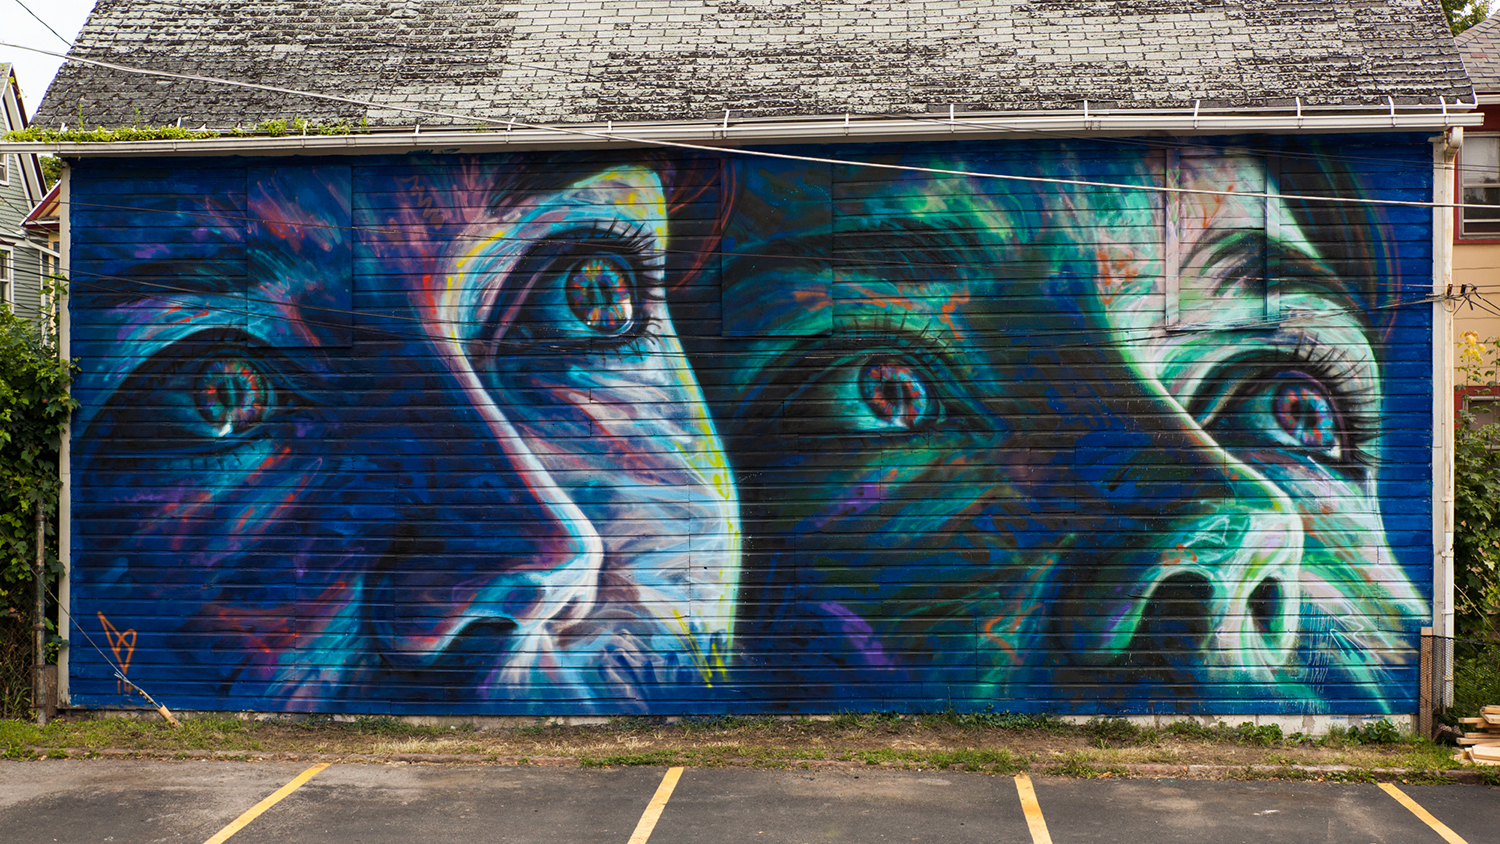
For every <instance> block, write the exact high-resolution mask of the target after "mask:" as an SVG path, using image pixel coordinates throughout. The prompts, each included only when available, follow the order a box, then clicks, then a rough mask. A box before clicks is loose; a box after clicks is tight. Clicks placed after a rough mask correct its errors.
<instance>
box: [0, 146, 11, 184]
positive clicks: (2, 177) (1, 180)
mask: <svg viewBox="0 0 1500 844" xmlns="http://www.w3.org/2000/svg"><path fill="white" fill-rule="evenodd" d="M8 184H10V153H8V152H0V185H8Z"/></svg>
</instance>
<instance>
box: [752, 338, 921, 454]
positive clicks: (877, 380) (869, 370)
mask: <svg viewBox="0 0 1500 844" xmlns="http://www.w3.org/2000/svg"><path fill="white" fill-rule="evenodd" d="M809 362H810V361H809ZM942 412H943V403H942V401H941V400H940V399H939V397H938V390H937V385H936V383H935V382H934V380H933V378H932V376H931V374H930V373H929V372H928V370H927V369H926V368H925V367H922V366H920V365H919V364H917V363H916V362H915V361H913V360H912V359H911V358H909V357H907V356H905V355H901V354H873V355H872V354H859V355H850V356H848V357H843V358H841V359H836V360H834V361H833V362H832V363H831V364H829V365H826V366H824V367H823V368H822V370H821V371H820V372H819V373H818V375H817V376H816V377H814V378H813V379H812V380H811V381H809V382H807V383H805V384H803V385H801V386H800V387H799V388H798V389H796V390H794V391H793V392H792V393H791V395H789V396H788V397H787V398H786V399H785V400H784V401H782V402H780V406H779V407H778V408H777V411H776V416H777V418H778V422H777V427H778V429H779V430H780V431H782V432H783V433H788V434H800V435H805V436H882V435H884V436H899V435H902V434H911V433H916V432H919V431H923V430H926V429H927V428H929V427H931V426H932V425H933V424H934V423H936V422H937V421H938V419H939V418H940V417H941V416H942Z"/></svg>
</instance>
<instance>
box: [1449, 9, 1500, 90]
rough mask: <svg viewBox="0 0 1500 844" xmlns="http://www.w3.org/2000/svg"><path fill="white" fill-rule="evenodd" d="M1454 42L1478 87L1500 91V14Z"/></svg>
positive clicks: (1471, 28) (1468, 31)
mask: <svg viewBox="0 0 1500 844" xmlns="http://www.w3.org/2000/svg"><path fill="white" fill-rule="evenodd" d="M1454 41H1456V42H1458V52H1459V54H1460V55H1462V56H1463V60H1464V68H1465V69H1466V70H1468V72H1469V79H1470V80H1471V81H1473V83H1474V90H1475V91H1479V92H1481V93H1485V94H1494V93H1500V15H1496V16H1493V17H1490V18H1487V19H1485V20H1484V21H1481V22H1480V23H1479V24H1477V25H1475V26H1472V27H1470V28H1468V29H1466V30H1464V31H1463V32H1462V33H1461V34H1460V35H1459V36H1458V37H1457V38H1455V39H1454Z"/></svg>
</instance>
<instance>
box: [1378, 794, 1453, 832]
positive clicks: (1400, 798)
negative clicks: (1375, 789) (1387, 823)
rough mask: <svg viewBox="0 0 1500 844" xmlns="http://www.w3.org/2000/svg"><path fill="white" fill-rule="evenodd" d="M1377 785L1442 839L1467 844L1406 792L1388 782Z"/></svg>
mask: <svg viewBox="0 0 1500 844" xmlns="http://www.w3.org/2000/svg"><path fill="white" fill-rule="evenodd" d="M1379 785H1380V789H1381V790H1382V791H1384V792H1385V793H1386V794H1389V795H1390V796H1392V797H1394V798H1396V802H1397V803H1400V804H1401V805H1403V806H1405V807H1406V808H1407V810H1408V811H1410V812H1411V813H1412V814H1413V815H1416V816H1417V820H1420V821H1421V822H1422V823H1425V824H1427V825H1428V826H1430V827H1432V830H1433V832H1436V833H1437V834H1438V835H1441V836H1443V840H1444V841H1447V842H1448V844H1469V842H1467V841H1465V840H1464V839H1463V836H1461V835H1459V834H1458V833H1456V832H1454V831H1453V830H1451V829H1449V828H1448V825H1447V824H1445V823H1443V822H1442V821H1440V820H1438V819H1437V818H1434V817H1433V816H1432V813H1431V812H1428V811H1427V810H1426V809H1424V808H1422V804H1420V803H1418V802H1417V801H1415V800H1413V799H1411V798H1410V797H1407V796H1406V794H1405V793H1403V792H1402V791H1401V789H1399V788H1397V787H1395V786H1394V785H1391V784H1390V783H1388V782H1383V783H1379Z"/></svg>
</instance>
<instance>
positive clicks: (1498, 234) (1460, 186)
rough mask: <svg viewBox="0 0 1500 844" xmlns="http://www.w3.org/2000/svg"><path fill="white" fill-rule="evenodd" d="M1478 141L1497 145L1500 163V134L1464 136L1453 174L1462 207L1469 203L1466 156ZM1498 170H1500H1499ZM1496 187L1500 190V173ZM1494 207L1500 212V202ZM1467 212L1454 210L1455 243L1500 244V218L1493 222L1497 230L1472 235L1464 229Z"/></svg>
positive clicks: (1461, 209)
mask: <svg viewBox="0 0 1500 844" xmlns="http://www.w3.org/2000/svg"><path fill="white" fill-rule="evenodd" d="M1476 141H1493V142H1494V143H1495V145H1496V150H1495V156H1496V160H1497V161H1500V132H1494V131H1491V132H1482V131H1481V132H1471V133H1466V134H1465V135H1464V146H1463V148H1461V149H1460V150H1459V153H1458V160H1457V162H1455V168H1454V173H1453V181H1454V186H1453V187H1454V195H1455V196H1454V198H1455V199H1456V201H1457V202H1458V203H1459V204H1460V205H1467V203H1466V202H1465V201H1464V191H1465V188H1466V187H1467V185H1466V184H1465V182H1464V173H1465V172H1466V171H1465V164H1464V155H1465V152H1467V150H1468V149H1469V147H1470V145H1471V144H1473V143H1474V142H1476ZM1497 169H1500V168H1497ZM1495 187H1497V188H1500V173H1497V177H1496V182H1495ZM1494 207H1495V208H1496V209H1497V210H1500V202H1496V203H1495V206H1494ZM1467 211H1468V209H1467V208H1465V207H1459V208H1454V209H1453V217H1454V219H1453V239H1454V241H1457V242H1462V243H1500V218H1497V219H1495V220H1493V221H1491V223H1492V225H1494V226H1495V230H1494V231H1489V232H1472V233H1471V232H1468V231H1466V230H1465V228H1464V226H1465V224H1466V223H1467V222H1468V221H1467V218H1466V212H1467Z"/></svg>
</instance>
